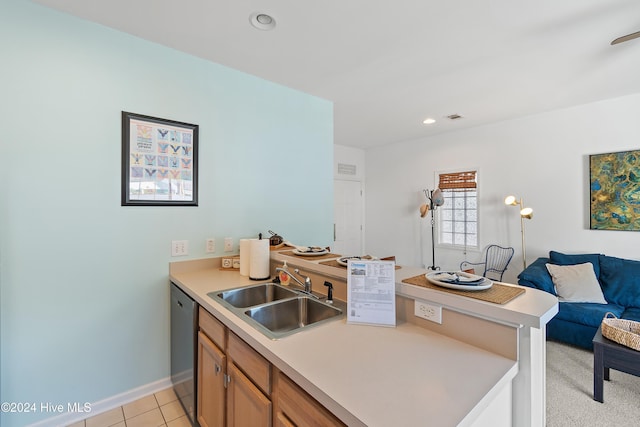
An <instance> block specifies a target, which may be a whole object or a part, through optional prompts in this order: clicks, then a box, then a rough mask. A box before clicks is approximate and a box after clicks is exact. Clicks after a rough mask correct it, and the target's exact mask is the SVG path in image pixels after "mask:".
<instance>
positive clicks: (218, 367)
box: [216, 363, 222, 375]
mask: <svg viewBox="0 0 640 427" xmlns="http://www.w3.org/2000/svg"><path fill="white" fill-rule="evenodd" d="M221 370H222V368H221V367H220V365H218V364H217V363H216V375H218V374H219V373H220V371H221Z"/></svg>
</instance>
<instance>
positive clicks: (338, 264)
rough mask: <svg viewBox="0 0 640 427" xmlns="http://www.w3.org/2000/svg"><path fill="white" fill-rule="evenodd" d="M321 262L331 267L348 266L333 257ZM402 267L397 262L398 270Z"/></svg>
mask: <svg viewBox="0 0 640 427" xmlns="http://www.w3.org/2000/svg"><path fill="white" fill-rule="evenodd" d="M363 259H364V260H365V261H366V259H365V258H363ZM320 264H322V265H328V266H329V267H338V268H344V269H346V268H347V266H346V265H342V264H340V263H338V260H337V259H332V260H331V261H322V262H321V263H320ZM400 268H402V267H400V266H399V265H397V264H396V270H399V269H400Z"/></svg>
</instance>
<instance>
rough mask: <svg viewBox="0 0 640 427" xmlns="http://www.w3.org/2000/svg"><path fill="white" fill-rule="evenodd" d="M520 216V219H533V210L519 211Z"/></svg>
mask: <svg viewBox="0 0 640 427" xmlns="http://www.w3.org/2000/svg"><path fill="white" fill-rule="evenodd" d="M520 216H521V217H522V218H527V219H531V218H532V217H533V209H531V208H524V209H522V210H521V211H520Z"/></svg>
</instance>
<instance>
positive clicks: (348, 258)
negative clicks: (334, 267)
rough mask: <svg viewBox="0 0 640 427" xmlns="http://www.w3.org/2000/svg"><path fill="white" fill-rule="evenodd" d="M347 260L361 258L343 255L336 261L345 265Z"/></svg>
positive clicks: (359, 257)
mask: <svg viewBox="0 0 640 427" xmlns="http://www.w3.org/2000/svg"><path fill="white" fill-rule="evenodd" d="M349 260H353V261H360V260H362V257H361V256H343V257H342V258H338V260H337V263H338V264H340V265H343V266H345V267H346V266H347V265H348V264H347V262H348V261H349Z"/></svg>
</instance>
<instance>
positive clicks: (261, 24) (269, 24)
mask: <svg viewBox="0 0 640 427" xmlns="http://www.w3.org/2000/svg"><path fill="white" fill-rule="evenodd" d="M249 22H251V25H253V26H254V27H255V28H257V29H259V30H264V31H269V30H273V29H274V28H275V27H276V20H275V19H273V17H272V16H271V15H267V14H266V13H260V12H254V13H252V14H251V16H249Z"/></svg>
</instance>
